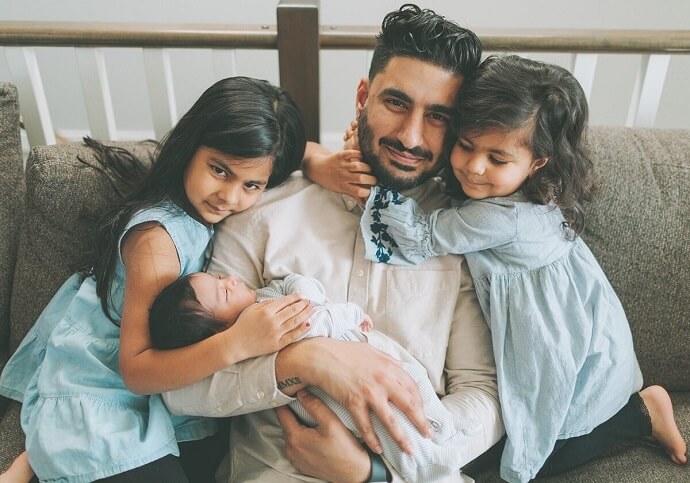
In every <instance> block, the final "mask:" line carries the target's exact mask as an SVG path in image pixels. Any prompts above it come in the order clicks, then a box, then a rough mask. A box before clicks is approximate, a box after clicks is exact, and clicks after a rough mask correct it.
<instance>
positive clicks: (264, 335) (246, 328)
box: [223, 294, 313, 360]
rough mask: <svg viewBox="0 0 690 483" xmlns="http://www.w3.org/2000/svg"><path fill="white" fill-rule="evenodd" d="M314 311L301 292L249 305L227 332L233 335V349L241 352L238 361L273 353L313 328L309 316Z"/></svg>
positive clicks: (231, 345) (231, 344)
mask: <svg viewBox="0 0 690 483" xmlns="http://www.w3.org/2000/svg"><path fill="white" fill-rule="evenodd" d="M312 312H313V306H312V305H311V304H310V303H309V300H306V299H301V298H300V296H299V295H298V294H291V295H288V296H286V297H282V298H280V299H277V300H266V301H263V302H259V303H256V304H253V305H250V306H249V307H247V308H246V309H245V310H244V311H243V312H242V314H241V315H240V316H239V318H238V319H237V321H236V322H235V323H234V324H233V326H232V327H230V328H229V329H228V330H226V331H225V332H223V334H226V335H227V337H229V339H230V340H229V342H231V343H230V345H229V347H231V348H232V350H234V351H237V350H238V348H239V350H240V351H241V355H239V354H238V358H237V360H244V359H249V358H251V357H257V356H260V355H265V354H272V353H274V352H277V351H279V350H280V349H282V348H283V347H285V346H286V345H288V344H292V343H293V342H295V341H297V340H299V339H300V337H302V336H303V335H304V334H305V332H307V330H309V327H310V324H309V322H308V321H307V319H308V318H309V317H310V316H311V314H312ZM238 342H239V343H238Z"/></svg>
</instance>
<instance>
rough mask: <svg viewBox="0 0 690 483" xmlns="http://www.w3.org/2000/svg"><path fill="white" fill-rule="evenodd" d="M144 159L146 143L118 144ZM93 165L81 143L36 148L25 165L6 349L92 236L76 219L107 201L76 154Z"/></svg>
mask: <svg viewBox="0 0 690 483" xmlns="http://www.w3.org/2000/svg"><path fill="white" fill-rule="evenodd" d="M118 145H119V146H123V147H125V148H127V149H129V150H132V151H133V152H134V153H135V154H136V155H137V156H138V157H139V158H140V159H150V155H151V153H152V150H153V144H152V143H118ZM78 157H80V158H81V159H83V160H85V161H87V162H90V163H91V164H93V163H94V157H93V153H92V151H91V149H89V148H87V147H86V146H84V145H82V144H64V145H53V146H38V147H35V148H33V149H32V150H31V152H30V153H29V158H28V160H27V165H26V205H25V210H26V213H25V223H24V226H23V229H22V230H21V239H20V242H19V254H18V258H17V266H16V269H15V280H14V286H13V293H12V307H11V314H12V328H11V338H10V349H11V351H14V350H15V349H16V347H17V345H18V344H19V342H21V340H22V338H23V337H24V335H25V334H26V332H27V331H28V329H29V328H30V327H31V326H32V325H33V323H34V322H35V321H36V319H37V318H38V316H39V314H40V313H41V311H42V310H43V307H45V306H46V305H47V303H48V302H49V301H50V299H51V297H52V296H53V295H54V293H55V291H56V290H57V289H58V288H59V287H60V286H61V285H62V283H63V282H64V281H65V280H66V279H67V277H69V276H70V274H72V273H74V271H75V269H76V268H77V267H78V261H79V256H80V254H81V253H82V252H83V251H84V249H85V247H87V246H88V245H89V244H90V243H91V239H92V238H91V236H92V234H91V233H89V232H88V230H87V229H86V225H85V223H84V222H83V220H81V219H80V215H81V213H82V210H83V209H84V208H85V207H88V208H89V209H93V210H96V212H98V211H99V210H101V209H102V208H103V207H104V206H106V205H107V204H108V203H109V202H111V201H112V199H113V195H112V193H113V189H112V187H111V186H110V184H109V182H108V180H107V178H106V177H105V176H104V175H102V174H101V173H100V172H98V171H97V170H95V169H93V168H91V167H88V166H86V165H85V164H84V163H82V162H80V161H79V160H78V159H77V158H78Z"/></svg>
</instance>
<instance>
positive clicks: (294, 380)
mask: <svg viewBox="0 0 690 483" xmlns="http://www.w3.org/2000/svg"><path fill="white" fill-rule="evenodd" d="M296 384H302V381H301V380H300V378H299V377H288V378H287V379H285V380H284V381H278V389H280V390H281V391H282V390H283V389H287V388H288V387H290V386H294V385H296Z"/></svg>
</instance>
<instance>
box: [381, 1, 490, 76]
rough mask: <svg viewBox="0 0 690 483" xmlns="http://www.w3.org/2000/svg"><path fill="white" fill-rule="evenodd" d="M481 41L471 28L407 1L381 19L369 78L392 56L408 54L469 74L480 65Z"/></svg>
mask: <svg viewBox="0 0 690 483" xmlns="http://www.w3.org/2000/svg"><path fill="white" fill-rule="evenodd" d="M481 55H482V44H481V42H480V40H479V37H477V35H475V33H474V32H472V31H471V30H468V29H465V28H462V27H460V26H459V25H458V24H456V23H455V22H452V21H450V20H447V19H446V18H445V17H442V16H441V15H438V14H437V13H435V12H434V11H433V10H429V9H421V8H419V7H418V6H417V5H414V4H411V3H408V4H405V5H403V6H402V7H400V9H399V10H395V11H393V12H390V13H389V14H387V15H386V16H385V17H384V18H383V22H382V23H381V32H380V33H379V34H378V35H377V37H376V47H375V48H374V53H373V56H372V59H371V65H370V67H369V80H373V78H374V77H375V76H376V74H378V73H379V72H381V71H382V70H383V69H385V68H386V66H387V65H388V62H389V61H390V59H391V58H392V57H397V56H401V57H410V58H413V59H419V60H423V61H425V62H429V63H431V64H434V65H437V66H439V67H442V68H443V69H446V70H448V71H450V72H453V73H456V74H462V75H469V74H471V73H472V72H473V71H474V70H475V69H476V68H477V66H478V65H479V62H480V60H481Z"/></svg>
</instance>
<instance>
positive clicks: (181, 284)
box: [149, 275, 229, 349]
mask: <svg viewBox="0 0 690 483" xmlns="http://www.w3.org/2000/svg"><path fill="white" fill-rule="evenodd" d="M228 326H229V324H228V323H225V322H222V321H220V320H218V319H216V318H215V317H214V316H213V315H212V314H211V313H210V312H209V311H208V310H207V309H206V308H205V307H204V306H203V305H201V303H200V302H199V299H198V298H197V297H196V294H195V293H194V288H193V287H192V284H191V283H190V276H189V275H187V276H186V277H180V278H178V279H177V280H175V281H174V282H173V283H171V284H170V285H168V286H167V287H165V288H164V289H163V290H162V291H161V293H159V294H158V296H157V297H156V298H155V300H154V301H153V304H151V309H150V310H149V332H150V334H151V345H152V346H153V347H155V348H156V349H177V348H178V347H185V346H188V345H191V344H194V343H195V342H199V341H201V340H204V339H207V338H209V337H211V336H212V335H215V334H217V333H219V332H222V331H224V330H225V329H227V328H228Z"/></svg>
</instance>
